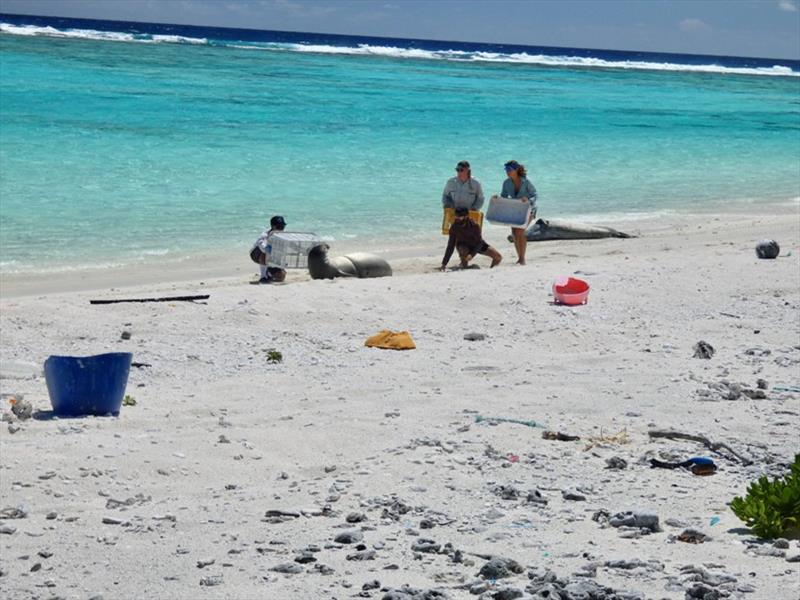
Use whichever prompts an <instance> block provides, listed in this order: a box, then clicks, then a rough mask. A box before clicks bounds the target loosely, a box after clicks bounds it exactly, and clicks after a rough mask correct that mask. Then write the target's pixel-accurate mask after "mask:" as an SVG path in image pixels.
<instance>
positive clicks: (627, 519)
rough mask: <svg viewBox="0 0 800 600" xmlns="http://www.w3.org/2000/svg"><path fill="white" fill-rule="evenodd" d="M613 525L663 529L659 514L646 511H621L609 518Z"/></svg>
mask: <svg viewBox="0 0 800 600" xmlns="http://www.w3.org/2000/svg"><path fill="white" fill-rule="evenodd" d="M608 522H609V524H610V525H611V526H612V527H639V528H641V529H649V530H650V531H653V532H657V531H661V528H660V527H659V526H658V515H657V514H655V513H652V512H646V511H630V510H629V511H624V512H619V513H617V514H615V515H614V516H612V517H611V518H610V519H609V520H608Z"/></svg>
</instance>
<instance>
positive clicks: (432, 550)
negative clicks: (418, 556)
mask: <svg viewBox="0 0 800 600" xmlns="http://www.w3.org/2000/svg"><path fill="white" fill-rule="evenodd" d="M441 547H442V545H441V544H437V543H436V542H435V541H434V540H429V539H426V538H420V539H418V540H416V541H415V542H414V543H413V544H411V550H413V551H414V552H422V553H426V554H436V553H437V552H439V549H440V548H441Z"/></svg>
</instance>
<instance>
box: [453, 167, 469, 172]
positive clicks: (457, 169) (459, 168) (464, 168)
mask: <svg viewBox="0 0 800 600" xmlns="http://www.w3.org/2000/svg"><path fill="white" fill-rule="evenodd" d="M466 170H467V168H466V167H456V171H457V172H459V173H461V172H462V171H466Z"/></svg>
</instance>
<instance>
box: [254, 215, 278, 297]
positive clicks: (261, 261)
mask: <svg viewBox="0 0 800 600" xmlns="http://www.w3.org/2000/svg"><path fill="white" fill-rule="evenodd" d="M285 228H286V221H285V220H284V218H283V217H281V216H278V215H276V216H274V217H272V218H271V219H270V221H269V229H266V230H264V232H262V234H261V235H260V236H258V239H257V240H256V242H255V244H253V248H252V249H251V250H250V258H251V259H253V262H254V263H257V264H258V270H259V276H260V278H259V280H258V281H251V282H250V283H252V284H256V285H257V284H259V283H272V282H273V281H275V282H281V281H283V280H284V279H286V271H285V270H283V269H279V268H278V267H268V266H267V263H268V262H269V255H270V253H271V252H272V243H271V242H270V238H271V237H272V234H273V233H275V232H276V231H283V230H284V229H285Z"/></svg>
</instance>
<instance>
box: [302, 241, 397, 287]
mask: <svg viewBox="0 0 800 600" xmlns="http://www.w3.org/2000/svg"><path fill="white" fill-rule="evenodd" d="M328 249H329V246H328V244H319V245H318V246H314V247H313V248H312V249H311V250H310V251H309V253H308V272H309V274H310V275H311V279H333V278H334V277H358V278H359V279H365V278H368V277H390V276H391V275H392V267H391V266H390V265H389V263H388V262H386V261H385V260H384V259H382V258H381V257H380V256H376V255H374V254H367V253H366V252H354V253H353V254H348V255H346V256H335V257H330V256H328Z"/></svg>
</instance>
